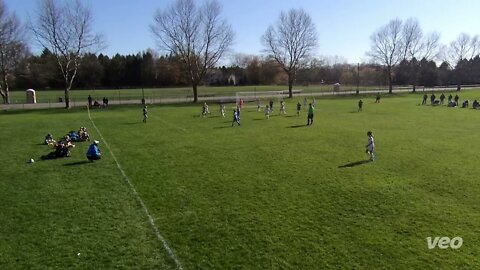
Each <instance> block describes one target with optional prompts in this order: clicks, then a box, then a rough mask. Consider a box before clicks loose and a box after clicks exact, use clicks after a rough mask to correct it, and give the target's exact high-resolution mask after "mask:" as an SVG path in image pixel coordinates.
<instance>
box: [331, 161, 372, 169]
mask: <svg viewBox="0 0 480 270" xmlns="http://www.w3.org/2000/svg"><path fill="white" fill-rule="evenodd" d="M369 162H370V160H368V159H366V160H360V161H355V162H350V163H347V164H345V165H342V166H338V168H351V167H355V166H359V165H362V164H366V163H369Z"/></svg>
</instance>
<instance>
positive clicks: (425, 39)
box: [401, 18, 440, 92]
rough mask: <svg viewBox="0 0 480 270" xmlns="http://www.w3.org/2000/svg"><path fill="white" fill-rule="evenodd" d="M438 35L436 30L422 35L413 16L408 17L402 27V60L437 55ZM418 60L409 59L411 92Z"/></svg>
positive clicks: (416, 74)
mask: <svg viewBox="0 0 480 270" xmlns="http://www.w3.org/2000/svg"><path fill="white" fill-rule="evenodd" d="M439 40H440V35H439V34H438V33H437V32H432V33H429V34H427V35H426V36H425V35H423V31H422V28H421V27H420V24H419V23H418V20H417V19H415V18H409V19H408V20H407V21H406V22H405V23H404V24H403V28H402V39H401V45H402V47H401V48H402V55H403V56H402V60H408V61H411V60H413V59H416V60H421V59H425V60H427V61H430V60H432V59H433V58H435V57H437V55H438V53H439V51H438V48H439V45H440V43H439ZM418 63H419V62H418V61H411V64H413V66H412V67H411V68H412V72H411V73H412V75H411V76H412V84H413V92H415V90H416V83H417V77H418V68H419V67H418Z"/></svg>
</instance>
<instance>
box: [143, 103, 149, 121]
mask: <svg viewBox="0 0 480 270" xmlns="http://www.w3.org/2000/svg"><path fill="white" fill-rule="evenodd" d="M147 118H148V111H147V105H145V106H144V107H143V123H147Z"/></svg>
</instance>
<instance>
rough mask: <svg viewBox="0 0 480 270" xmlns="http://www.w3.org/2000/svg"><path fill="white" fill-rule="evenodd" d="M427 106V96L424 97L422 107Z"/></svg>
mask: <svg viewBox="0 0 480 270" xmlns="http://www.w3.org/2000/svg"><path fill="white" fill-rule="evenodd" d="M426 104H427V94H425V95H423V99H422V105H426Z"/></svg>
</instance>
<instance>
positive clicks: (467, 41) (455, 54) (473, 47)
mask: <svg viewBox="0 0 480 270" xmlns="http://www.w3.org/2000/svg"><path fill="white" fill-rule="evenodd" d="M479 50H480V39H479V37H478V35H475V36H474V37H471V36H470V35H469V34H467V33H461V34H460V35H459V36H458V37H457V39H455V40H454V41H452V42H451V43H450V46H449V48H448V56H449V62H450V64H451V65H457V64H458V63H459V62H460V61H461V60H463V59H472V58H474V57H475V56H476V55H478V53H479Z"/></svg>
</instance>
